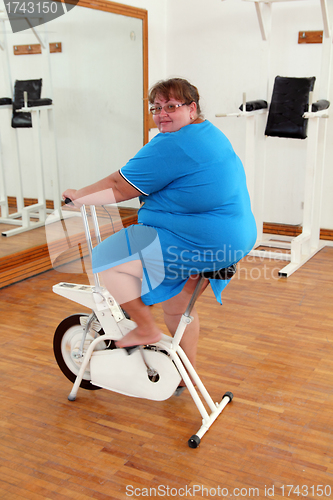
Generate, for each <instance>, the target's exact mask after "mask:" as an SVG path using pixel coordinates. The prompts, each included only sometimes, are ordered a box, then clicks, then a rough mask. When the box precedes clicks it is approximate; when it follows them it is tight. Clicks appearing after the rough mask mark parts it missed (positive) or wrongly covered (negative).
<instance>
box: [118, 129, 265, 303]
mask: <svg viewBox="0 0 333 500" xmlns="http://www.w3.org/2000/svg"><path fill="white" fill-rule="evenodd" d="M120 174H121V175H122V176H123V178H124V179H126V180H127V181H128V182H129V183H130V184H131V185H133V186H134V187H135V188H136V189H137V190H139V191H140V192H141V193H142V199H143V201H144V205H143V206H142V207H141V209H140V210H139V214H138V222H139V224H143V225H146V226H150V227H153V228H155V229H156V231H157V233H158V236H159V238H160V242H161V246H162V251H163V258H164V266H165V280H164V281H163V283H162V284H161V285H160V286H159V287H157V289H156V290H155V291H154V292H152V293H155V297H154V299H151V298H147V302H146V303H154V301H155V302H159V301H161V300H167V299H168V298H170V297H172V296H174V295H176V294H177V293H179V292H180V291H181V289H182V287H183V286H184V284H185V282H186V281H187V279H188V276H190V275H193V274H196V273H197V272H200V271H202V270H217V269H220V268H223V267H227V266H230V265H231V264H234V263H235V262H238V261H239V260H240V259H241V258H243V257H244V256H245V255H246V254H247V253H248V252H249V251H250V250H251V249H252V247H253V245H254V243H255V240H256V225H255V220H254V217H253V214H252V211H251V204H250V198H249V194H248V190H247V186H246V178H245V172H244V169H243V165H242V163H241V161H240V159H239V158H238V156H237V155H236V154H235V152H234V150H233V148H232V146H231V144H230V142H229V140H228V139H227V138H226V136H225V135H224V134H223V133H222V132H221V131H220V130H219V129H218V128H217V127H215V126H214V125H213V124H212V123H210V122H209V121H207V120H206V121H204V122H202V123H198V124H190V125H187V126H185V127H183V128H181V129H180V130H179V131H177V132H172V133H160V134H158V135H157V136H155V137H154V138H153V139H152V140H151V141H150V142H149V143H148V144H146V145H145V146H144V147H143V148H142V149H140V151H139V152H138V153H137V154H136V155H135V156H134V157H133V158H132V159H131V160H130V161H129V162H128V163H127V164H126V165H125V166H124V167H123V168H122V169H121V170H120ZM211 284H212V287H213V290H214V293H215V295H216V298H217V300H219V301H221V299H220V295H221V291H222V289H223V288H224V286H225V284H226V283H225V282H222V281H221V280H211ZM150 300H152V302H149V301H150Z"/></svg>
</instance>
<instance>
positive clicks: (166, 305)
mask: <svg viewBox="0 0 333 500" xmlns="http://www.w3.org/2000/svg"><path fill="white" fill-rule="evenodd" d="M198 280H199V277H192V278H189V280H188V281H187V283H186V285H185V286H184V288H183V290H182V291H181V292H180V293H179V294H178V295H176V296H175V297H172V298H171V299H169V300H166V301H165V302H163V303H162V307H163V311H164V321H165V324H166V326H167V327H168V330H169V332H170V333H171V335H172V336H173V335H174V334H175V332H176V330H177V327H178V324H179V322H180V319H181V317H182V315H183V314H184V312H185V310H186V307H187V306H188V303H189V302H190V299H191V296H192V294H193V292H194V289H195V287H196V284H197V282H198ZM208 283H209V282H208V280H206V281H205V282H204V284H203V286H202V290H201V293H202V292H203V291H204V289H205V288H206V286H207V284H208ZM191 316H192V317H193V321H192V322H191V323H189V325H187V327H186V330H185V332H184V335H183V337H182V339H181V342H180V346H181V348H182V349H183V350H184V352H185V354H186V356H187V357H188V359H189V360H190V362H191V363H192V365H193V367H195V364H196V355H197V348H198V341H199V333H200V323H199V317H198V313H197V311H196V309H195V308H193V309H192V311H191ZM181 385H182V383H181Z"/></svg>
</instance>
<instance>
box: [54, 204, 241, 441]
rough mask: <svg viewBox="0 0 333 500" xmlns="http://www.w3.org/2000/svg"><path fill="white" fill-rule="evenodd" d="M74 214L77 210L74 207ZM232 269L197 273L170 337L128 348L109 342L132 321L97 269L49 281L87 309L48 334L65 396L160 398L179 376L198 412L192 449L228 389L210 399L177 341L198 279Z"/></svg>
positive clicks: (90, 246) (229, 272) (88, 235)
mask: <svg viewBox="0 0 333 500" xmlns="http://www.w3.org/2000/svg"><path fill="white" fill-rule="evenodd" d="M66 202H67V203H68V202H70V200H66ZM90 214H91V218H92V223H93V231H94V234H95V238H96V241H97V244H98V243H100V242H101V234H100V228H99V222H98V218H97V215H96V210H95V207H94V206H90ZM75 216H80V214H79V213H77V212H76V213H75ZM81 217H82V221H83V225H84V232H85V238H86V242H87V247H88V252H89V256H90V259H91V256H92V250H93V243H92V234H91V233H92V231H91V230H90V227H89V222H88V215H87V211H86V207H85V206H84V205H83V206H82V207H81ZM61 218H62V216H60V220H61ZM62 220H63V219H62ZM235 272H236V265H233V266H231V267H228V268H223V269H220V270H219V271H216V272H203V273H202V274H201V275H200V279H199V281H198V283H197V286H196V288H195V290H194V292H193V295H192V297H191V299H190V302H189V304H188V306H187V309H186V311H185V312H184V314H183V315H182V317H181V320H180V323H179V325H178V328H177V330H176V333H175V335H174V337H170V336H167V335H164V334H163V335H162V339H161V340H160V341H159V342H157V343H155V344H152V345H146V346H139V347H136V348H133V349H130V348H127V349H126V348H117V347H116V345H115V341H117V340H119V339H121V338H122V337H123V336H124V335H126V334H127V333H128V332H129V331H130V330H132V329H134V328H135V327H136V324H135V323H134V322H133V321H132V320H131V319H130V318H129V317H128V315H127V314H126V312H125V311H124V310H123V309H122V308H121V307H120V305H119V304H118V303H117V302H116V301H115V299H114V298H113V297H112V295H111V294H110V293H109V292H108V291H107V290H106V289H105V288H104V287H102V286H101V284H100V280H99V276H98V274H93V280H94V283H93V284H92V285H82V284H75V283H66V282H61V283H58V284H56V285H54V286H53V292H55V293H56V294H58V295H61V296H62V297H65V298H67V299H69V300H72V301H74V302H77V303H78V304H81V305H83V306H85V307H87V308H89V309H91V311H92V312H91V314H87V313H82V314H74V315H72V316H69V317H67V318H65V319H64V320H63V321H61V323H60V324H59V325H58V327H57V329H56V331H55V334H54V339H53V348H54V354H55V358H56V361H57V363H58V365H59V368H60V369H61V371H62V372H63V374H64V375H65V376H66V377H67V378H68V379H69V380H70V381H71V382H73V384H74V385H73V387H72V390H71V392H70V394H69V396H68V399H69V401H75V399H76V397H77V393H78V390H79V388H80V387H81V388H83V389H88V390H96V389H101V388H104V389H108V390H110V391H114V392H118V393H120V394H124V395H127V396H131V397H136V398H146V399H150V400H155V401H163V400H166V399H168V398H170V397H171V396H173V395H174V393H175V391H176V390H177V388H178V386H179V384H180V381H181V380H182V379H183V381H184V383H185V384H186V387H187V389H188V390H189V393H190V395H191V396H192V398H193V401H194V403H195V405H196V406H197V408H198V410H199V412H200V415H201V417H202V425H201V427H200V429H199V430H198V431H197V432H196V434H193V435H192V436H191V437H190V438H189V440H188V445H189V446H190V448H197V447H198V446H199V444H200V441H201V438H202V437H203V435H204V434H205V433H206V432H207V431H208V429H209V428H210V426H211V425H212V423H213V422H214V421H215V420H216V418H217V417H218V416H219V415H220V414H221V412H222V410H223V409H224V408H225V407H226V405H227V404H228V403H229V402H230V401H231V400H232V398H233V394H232V393H231V392H226V393H225V394H224V396H223V397H222V400H221V402H220V403H214V402H213V400H212V398H211V397H210V395H209V393H208V392H207V390H206V388H205V386H204V385H203V383H202V381H201V380H200V378H199V376H198V374H197V373H196V371H195V370H194V368H193V366H192V364H191V363H190V361H189V360H188V358H187V356H186V354H185V353H184V351H183V350H182V348H181V347H180V345H179V343H180V341H181V338H182V336H183V334H184V331H185V329H186V327H187V325H188V324H189V323H191V321H192V317H191V311H192V308H193V306H194V304H195V301H196V299H197V298H198V296H199V295H200V291H201V288H202V285H203V281H204V280H205V279H206V278H215V279H217V278H218V279H223V280H229V279H230V278H231V277H232V276H233V275H234V274H235ZM199 394H200V396H201V397H200V396H199ZM202 401H204V402H205V403H206V406H207V407H208V410H207V409H206V406H205V405H204V404H203V402H202Z"/></svg>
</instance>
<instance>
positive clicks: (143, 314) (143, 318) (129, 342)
mask: <svg viewBox="0 0 333 500" xmlns="http://www.w3.org/2000/svg"><path fill="white" fill-rule="evenodd" d="M141 278H142V264H141V261H139V260H134V261H131V262H127V263H125V264H121V265H120V266H116V267H112V268H110V269H107V270H106V271H103V272H102V273H101V279H102V281H103V283H104V285H105V286H106V288H107V289H108V290H109V292H110V293H111V295H112V296H113V297H114V298H115V299H116V301H117V302H118V304H121V305H122V306H123V307H124V309H126V312H128V314H129V315H130V317H131V319H133V321H135V323H136V324H137V328H134V330H131V331H130V332H129V333H128V334H127V335H125V337H124V338H122V339H121V340H119V341H117V342H116V344H117V346H118V347H128V346H135V345H144V344H153V343H155V342H158V341H159V340H160V339H161V332H160V330H159V328H158V327H157V325H156V324H155V321H154V319H153V316H152V314H151V311H150V308H149V306H146V305H145V304H144V303H143V302H142V300H141V297H140V296H141Z"/></svg>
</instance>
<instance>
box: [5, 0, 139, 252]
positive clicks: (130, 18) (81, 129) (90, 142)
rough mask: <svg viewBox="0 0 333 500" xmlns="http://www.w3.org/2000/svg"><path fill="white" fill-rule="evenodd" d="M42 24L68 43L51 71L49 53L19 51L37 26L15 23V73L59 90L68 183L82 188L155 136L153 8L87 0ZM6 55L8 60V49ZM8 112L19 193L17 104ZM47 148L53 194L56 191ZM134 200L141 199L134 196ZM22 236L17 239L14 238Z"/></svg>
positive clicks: (29, 190)
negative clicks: (13, 114)
mask: <svg viewBox="0 0 333 500" xmlns="http://www.w3.org/2000/svg"><path fill="white" fill-rule="evenodd" d="M57 1H58V0H57ZM68 3H74V2H71V0H69V1H68ZM75 3H76V2H75ZM37 31H39V32H40V33H41V35H45V36H47V39H48V43H59V42H60V43H61V46H62V51H61V52H59V53H52V54H50V57H49V61H50V68H51V77H49V72H48V69H47V64H45V55H44V54H42V55H21V56H18V55H15V54H14V53H13V47H14V46H15V45H16V44H20V45H22V44H31V43H36V38H35V37H34V35H33V33H32V30H30V29H27V30H25V31H22V32H20V33H10V32H9V31H8V30H7V42H8V53H9V57H10V68H11V75H10V76H11V80H12V85H13V84H14V82H15V80H27V79H37V78H43V89H42V97H52V99H53V103H54V116H55V124H56V139H57V154H58V165H59V180H60V190H63V189H65V188H67V187H73V188H80V187H82V186H84V185H87V184H89V183H92V182H95V181H97V180H98V179H100V178H102V177H105V176H106V175H108V174H110V173H111V172H114V171H116V170H118V169H119V168H120V167H122V166H123V165H124V164H125V163H126V162H127V161H128V159H130V158H131V157H132V156H133V155H135V153H136V152H137V151H138V150H139V149H140V148H141V147H142V146H143V144H145V143H146V142H147V141H148V128H149V116H148V103H147V100H146V96H147V91H148V16H147V11H146V10H144V9H140V8H135V7H131V6H127V5H122V4H118V3H114V2H106V1H102V0H94V1H89V0H80V1H79V3H78V4H77V5H75V7H73V8H71V9H69V10H68V12H67V13H66V14H64V15H62V16H60V17H58V18H57V19H54V20H52V21H50V22H48V23H46V24H45V25H44V26H43V25H42V26H39V27H38V30H37ZM0 55H1V57H2V59H3V62H4V61H5V55H4V54H0ZM2 67H4V68H5V67H6V64H3V65H2ZM7 81H8V79H7ZM5 82H6V79H3V80H2V83H1V84H0V88H1V97H2V96H5V95H8V85H7V84H6V83H5ZM6 85H7V87H6ZM1 115H2V116H1V117H0V118H1V136H2V143H3V156H4V162H5V173H6V188H7V194H8V195H9V196H15V183H16V179H15V175H13V172H14V169H12V171H11V170H10V168H9V167H8V165H10V164H11V159H12V160H13V162H15V158H14V152H13V148H11V137H12V136H11V134H13V130H11V128H10V121H9V118H10V112H8V113H7V114H6V113H2V114H1ZM42 125H43V123H42ZM30 132H31V130H28V129H26V130H23V129H22V130H20V137H19V143H20V144H19V146H20V151H21V157H23V158H24V161H23V164H22V177H23V179H22V181H23V187H24V190H23V191H24V192H23V195H24V197H25V198H28V199H33V198H35V197H36V193H35V189H36V188H35V179H34V175H33V172H34V165H33V162H34V154H33V151H32V144H31V142H32V141H31V135H30ZM42 133H43V131H42ZM47 154H48V153H47V151H46V152H45V172H44V175H45V179H44V183H45V194H46V198H47V199H52V196H53V190H52V174H51V173H50V172H49V171H48V168H47V164H48V158H47ZM132 206H137V203H136V202H132ZM20 236H21V235H20ZM22 236H23V235H22ZM16 238H18V237H14V238H13V240H12V239H11V245H13V244H14V239H16ZM17 241H18V240H17ZM15 250H16V249H14V251H15Z"/></svg>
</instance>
